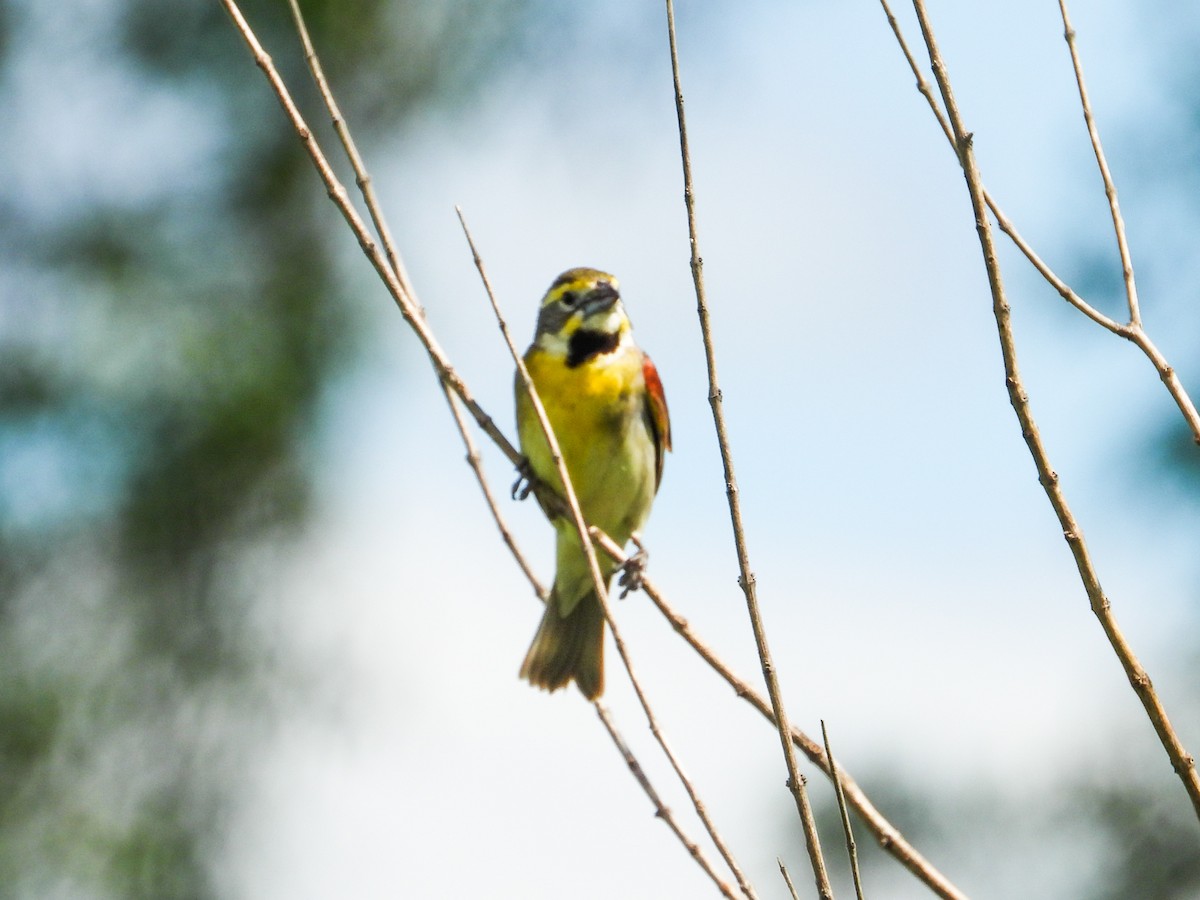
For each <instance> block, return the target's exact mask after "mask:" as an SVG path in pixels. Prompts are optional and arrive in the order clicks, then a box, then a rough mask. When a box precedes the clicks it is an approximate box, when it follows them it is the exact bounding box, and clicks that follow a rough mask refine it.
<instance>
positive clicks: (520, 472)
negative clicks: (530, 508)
mask: <svg viewBox="0 0 1200 900" xmlns="http://www.w3.org/2000/svg"><path fill="white" fill-rule="evenodd" d="M532 491H533V467H532V466H531V465H530V464H529V460H528V459H522V460H521V462H520V464H519V465H518V466H517V480H516V481H514V482H513V485H512V498H513V499H514V500H525V499H526V498H527V497H529V495H530V493H531V492H532Z"/></svg>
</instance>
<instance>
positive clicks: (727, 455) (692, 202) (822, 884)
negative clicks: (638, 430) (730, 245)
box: [666, 0, 833, 898]
mask: <svg viewBox="0 0 1200 900" xmlns="http://www.w3.org/2000/svg"><path fill="white" fill-rule="evenodd" d="M666 4H667V38H668V41H669V43H670V48H671V75H672V79H673V81H674V86H675V112H676V116H677V118H678V121H679V151H680V156H681V158H682V161H683V198H684V204H685V205H686V207H687V220H688V239H689V242H690V244H691V248H692V254H691V267H692V281H693V283H694V285H695V288H696V311H697V314H698V315H699V317H700V331H701V334H702V335H703V339H704V357H705V363H706V364H707V367H708V386H709V391H708V401H709V405H710V406H711V407H712V413H713V423H714V424H715V426H716V431H717V443H718V445H719V446H720V450H721V464H722V466H723V467H724V469H725V494H726V496H727V497H728V499H729V515H730V519H731V520H732V524H733V542H734V546H735V548H736V550H737V559H738V571H739V573H740V574H739V577H738V584H739V585H740V586H741V588H742V592H743V593H744V594H745V595H746V609H747V612H748V613H749V615H750V627H751V629H752V630H753V632H754V643H755V646H756V647H757V649H758V658H759V662H760V663H761V664H762V670H763V677H764V678H765V679H766V682H767V693H768V694H769V695H770V697H771V707H772V709H773V710H774V711H775V722H776V724H777V726H778V729H779V741H780V745H781V747H782V749H783V758H784V762H785V764H786V765H787V772H788V787H789V788H790V789H791V792H792V796H793V797H794V799H795V801H796V812H797V813H798V814H799V816H800V822H801V824H802V825H803V827H804V841H805V845H806V847H807V850H808V857H809V860H810V861H811V862H812V869H813V878H814V880H815V882H816V885H817V892H818V894H819V895H820V896H821V897H822V898H832V897H833V889H832V887H830V884H829V875H828V873H827V872H826V870H825V861H824V859H823V858H822V857H821V841H820V838H819V837H818V835H817V831H816V828H815V827H814V826H813V824H812V823H813V816H812V805H811V803H810V802H809V800H808V793H807V791H806V790H805V788H804V776H803V775H801V774H800V769H799V767H798V766H797V764H796V754H795V753H794V752H793V750H792V742H791V740H790V739H789V738H788V732H789V728H788V720H787V712H786V710H785V709H784V704H783V693H782V691H781V689H780V687H779V678H778V677H777V676H776V673H775V663H774V661H773V660H772V659H771V648H770V646H769V645H768V643H767V632H766V629H765V628H764V627H763V622H762V614H761V613H760V611H759V607H758V589H757V586H756V583H755V580H754V573H753V572H752V571H751V569H750V554H749V551H748V550H747V549H746V533H745V529H744V528H743V526H742V506H741V501H740V500H739V499H738V487H737V477H736V476H735V475H734V472H733V455H732V453H731V452H730V449H729V433H728V431H727V429H726V426H725V411H724V406H723V403H722V399H721V389H720V386H719V385H718V382H717V359H716V352H715V350H714V349H713V338H712V329H711V327H710V325H709V315H708V299H707V296H706V292H705V287H704V260H703V257H701V255H700V244H699V240H698V238H697V235H696V195H695V189H694V185H693V181H692V157H691V152H690V151H689V150H688V137H687V124H686V122H685V120H684V114H683V87H682V85H681V82H680V78H679V47H678V44H677V41H676V37H675V5H674V3H673V2H672V0H666Z"/></svg>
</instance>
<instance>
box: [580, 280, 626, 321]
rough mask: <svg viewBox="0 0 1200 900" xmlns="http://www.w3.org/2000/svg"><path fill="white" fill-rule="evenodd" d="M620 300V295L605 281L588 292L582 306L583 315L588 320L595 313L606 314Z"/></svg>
mask: <svg viewBox="0 0 1200 900" xmlns="http://www.w3.org/2000/svg"><path fill="white" fill-rule="evenodd" d="M620 299H621V295H620V294H618V293H617V289H616V288H615V287H613V286H612V285H611V284H609V283H608V282H607V281H602V282H600V283H599V284H598V285H596V286H595V287H594V288H592V289H591V290H590V291H588V295H587V298H586V299H585V300H584V301H583V304H582V306H583V315H584V317H585V318H589V319H590V318H591V317H592V316H594V315H596V314H597V313H603V312H607V311H608V310H609V309H611V308H612V306H613V304H615V303H616V302H617V301H618V300H620Z"/></svg>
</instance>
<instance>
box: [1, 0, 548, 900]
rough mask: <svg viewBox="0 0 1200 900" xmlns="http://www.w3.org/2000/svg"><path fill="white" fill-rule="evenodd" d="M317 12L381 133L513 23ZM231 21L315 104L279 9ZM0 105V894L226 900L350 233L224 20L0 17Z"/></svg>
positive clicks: (117, 5) (478, 67)
mask: <svg viewBox="0 0 1200 900" xmlns="http://www.w3.org/2000/svg"><path fill="white" fill-rule="evenodd" d="M303 7H304V9H305V12H306V15H307V17H308V20H309V25H310V28H311V30H312V32H313V34H314V37H315V39H316V41H317V42H318V45H319V46H320V47H321V48H322V50H323V51H324V55H325V61H326V65H327V68H328V70H329V74H330V76H331V78H332V79H333V80H334V82H335V83H336V84H337V85H338V86H339V88H340V93H341V95H342V97H343V98H344V100H343V105H344V107H345V109H346V112H347V114H348V115H349V116H350V117H351V119H352V120H353V121H355V122H356V123H359V127H358V129H357V130H358V133H359V134H360V136H363V135H365V136H367V137H369V136H370V135H371V134H372V133H379V132H380V131H381V130H382V129H386V128H392V127H395V126H396V124H397V123H398V122H399V121H400V119H401V118H402V117H403V116H404V115H405V114H406V113H407V112H409V111H411V110H412V109H413V108H414V107H415V105H416V104H418V103H420V102H426V101H429V100H435V101H440V102H444V101H446V100H452V99H454V98H456V97H460V96H463V95H464V93H465V91H466V89H467V88H468V87H469V86H470V85H472V84H473V83H476V82H477V81H478V79H479V78H480V76H481V75H482V74H483V73H485V72H487V71H488V68H489V66H491V65H492V64H493V63H494V62H495V61H496V60H497V59H499V58H501V57H502V56H503V55H504V54H505V52H506V51H511V50H512V49H513V47H514V46H516V43H515V42H516V41H518V40H519V38H520V35H521V33H522V25H523V24H524V25H528V22H527V21H526V17H527V16H528V12H529V8H530V4H528V3H524V2H522V0H504V2H500V3H496V2H492V0H458V2H449V0H447V2H435V3H426V2H422V3H414V2H381V0H354V2H351V3H343V2H329V0H312V2H305V3H304V4H303ZM246 12H247V14H248V15H250V16H252V17H253V18H254V21H255V26H256V28H257V29H258V30H259V31H260V33H261V34H262V35H263V36H264V39H265V40H266V42H267V43H268V45H269V46H270V48H271V49H272V51H273V52H275V53H276V54H277V56H278V59H279V61H280V64H281V65H282V66H283V67H284V68H285V69H286V70H287V72H288V75H289V79H290V81H291V82H292V83H295V84H303V83H305V82H306V79H307V74H306V73H305V72H304V71H303V65H304V63H303V58H302V54H301V53H300V52H299V49H298V45H297V39H296V36H295V33H294V31H293V29H292V26H291V21H290V18H289V15H288V11H287V7H286V4H283V3H250V4H247V7H246ZM468 26H469V27H468ZM0 110H3V112H4V120H5V122H6V123H7V124H6V126H5V129H6V138H5V141H4V142H3V146H2V147H0V160H2V161H3V164H4V170H5V172H6V177H5V178H3V179H0V885H4V888H3V890H0V893H3V894H4V896H6V897H9V896H11V897H46V896H68V895H69V896H114V897H115V896H119V897H155V898H162V897H203V896H211V895H214V893H215V892H216V889H215V887H214V883H213V881H212V875H211V870H210V867H209V854H210V851H211V849H212V846H213V844H214V842H215V840H216V839H217V838H216V836H217V829H218V823H219V821H220V816H221V812H222V809H223V808H224V803H225V801H226V800H227V798H228V797H229V796H230V794H231V793H232V792H234V791H236V789H237V776H236V773H237V771H238V766H239V761H240V759H241V754H243V753H244V751H245V749H246V748H247V746H248V745H249V744H250V743H252V741H253V733H254V728H253V726H252V723H253V722H255V721H261V719H262V717H261V716H260V715H258V713H259V712H260V711H261V709H262V708H263V704H262V702H261V697H262V694H263V691H262V686H263V685H264V684H267V683H269V678H270V667H271V653H270V650H269V642H266V641H264V636H263V635H261V634H259V633H256V631H255V628H254V625H253V621H254V617H253V615H252V614H251V606H252V602H253V599H254V589H253V570H252V568H251V567H250V566H249V565H248V562H247V561H248V560H251V559H253V558H254V554H255V553H256V551H259V550H262V549H263V548H267V547H269V546H271V545H272V544H273V543H274V542H277V541H279V540H281V539H286V538H287V537H288V535H289V534H290V533H293V532H294V530H295V529H298V528H300V527H302V526H303V524H304V522H305V513H306V508H307V507H306V501H307V500H308V492H309V475H310V467H311V460H310V458H309V454H308V450H307V444H306V438H307V436H308V435H309V434H310V433H311V429H312V427H313V425H314V417H315V415H316V413H317V410H318V405H319V401H320V398H321V396H322V390H323V387H324V386H325V385H326V384H327V383H328V382H329V380H330V378H331V376H332V375H333V374H334V373H335V372H336V371H337V370H338V368H339V366H340V365H342V364H343V363H344V362H345V361H346V359H347V358H348V356H349V353H348V350H349V349H350V348H352V347H353V346H354V340H355V323H354V318H353V316H351V315H349V314H348V313H346V312H345V311H344V310H345V309H346V304H345V303H344V299H345V298H344V297H343V296H341V295H339V291H338V287H337V285H336V284H335V277H334V268H333V263H334V259H335V257H336V255H337V253H338V252H340V249H341V248H342V247H343V245H344V243H345V241H346V240H347V238H346V237H345V234H344V232H343V231H342V230H340V223H339V222H338V221H337V219H336V216H335V215H333V214H332V212H331V210H329V208H328V207H327V206H325V205H324V198H323V196H322V194H321V192H320V191H319V190H317V189H316V187H315V185H316V181H315V179H314V177H313V174H312V172H311V169H310V166H309V163H308V161H307V159H306V158H305V157H304V156H303V154H302V153H300V152H298V149H297V145H296V141H295V138H294V135H292V133H291V132H290V130H289V129H288V128H287V127H285V126H284V124H283V120H282V117H281V115H280V113H279V110H278V109H277V107H276V106H275V101H274V98H273V97H272V96H271V95H270V93H269V91H267V90H266V88H265V85H264V84H263V82H262V80H261V78H260V77H258V75H257V73H256V72H255V70H254V68H253V66H252V64H251V62H250V60H249V58H248V56H247V55H246V53H245V48H244V47H243V46H241V44H240V42H239V39H238V37H237V35H236V33H235V32H234V31H233V30H232V29H231V28H230V26H229V23H228V21H227V20H226V18H225V15H224V13H223V11H222V10H221V8H220V6H219V5H218V4H216V3H201V2H192V3H180V4H171V5H170V9H169V10H168V9H167V8H166V7H165V6H164V5H163V4H161V3H155V2H148V0H112V2H110V3H103V4H82V3H77V2H70V0H68V2H64V3H53V4H45V3H28V2H24V3H22V2H16V0H10V2H0ZM321 118H322V117H320V116H315V117H314V120H316V121H320V119H321ZM252 713H253V715H252Z"/></svg>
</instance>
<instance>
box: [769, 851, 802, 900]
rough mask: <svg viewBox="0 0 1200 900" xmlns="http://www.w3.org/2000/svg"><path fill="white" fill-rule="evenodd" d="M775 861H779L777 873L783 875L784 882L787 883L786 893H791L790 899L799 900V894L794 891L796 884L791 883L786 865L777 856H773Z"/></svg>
mask: <svg viewBox="0 0 1200 900" xmlns="http://www.w3.org/2000/svg"><path fill="white" fill-rule="evenodd" d="M775 862H777V863H779V874H780V875H782V876H783V881H784V884H786V885H787V889H788V893H789V894H791V895H792V900H800V895H799V894H797V893H796V886H795V885H794V884H792V876H791V875H789V874H788V870H787V866H785V865H784V864H783V860H782V859H780V858H779V857H778V856H777V857H775Z"/></svg>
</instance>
